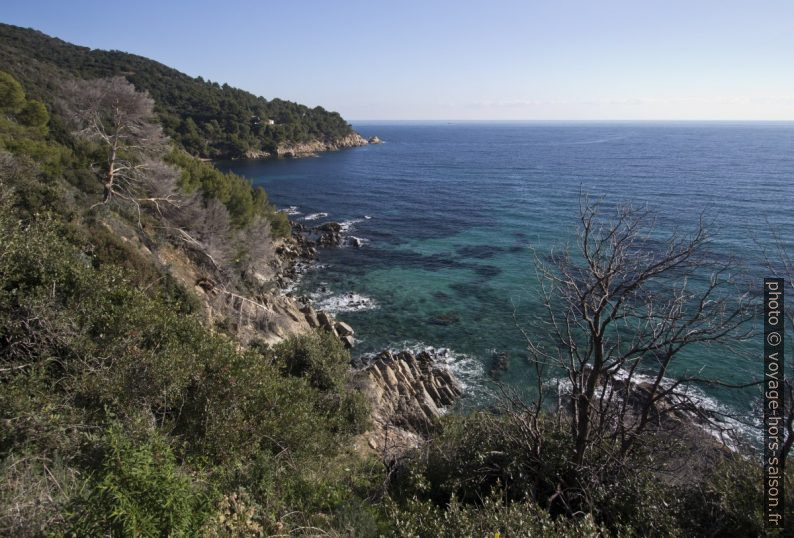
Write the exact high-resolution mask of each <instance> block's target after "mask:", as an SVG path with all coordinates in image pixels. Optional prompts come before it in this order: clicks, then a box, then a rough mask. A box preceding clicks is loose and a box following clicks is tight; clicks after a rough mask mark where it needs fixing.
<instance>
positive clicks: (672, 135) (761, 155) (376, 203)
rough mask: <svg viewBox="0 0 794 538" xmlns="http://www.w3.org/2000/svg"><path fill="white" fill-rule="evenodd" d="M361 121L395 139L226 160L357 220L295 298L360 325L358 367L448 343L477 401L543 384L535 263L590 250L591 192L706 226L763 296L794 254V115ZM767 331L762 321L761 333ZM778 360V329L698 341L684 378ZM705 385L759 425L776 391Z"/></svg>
mask: <svg viewBox="0 0 794 538" xmlns="http://www.w3.org/2000/svg"><path fill="white" fill-rule="evenodd" d="M353 127H354V128H355V129H356V130H357V131H358V132H359V133H361V134H362V135H363V136H365V137H370V136H374V135H377V136H378V137H379V138H380V139H381V140H382V141H383V143H382V144H377V145H368V146H364V147H360V148H354V149H349V150H343V151H338V152H329V153H323V154H321V155H318V156H316V157H308V158H300V159H281V160H257V161H231V162H221V163H218V166H219V167H220V168H222V169H224V170H232V171H234V172H236V173H238V174H240V175H242V176H245V177H247V178H249V179H250V180H251V181H252V182H253V183H254V184H255V185H261V186H263V187H264V188H265V189H266V191H267V193H268V196H269V199H270V201H271V202H272V203H274V204H276V205H277V206H278V207H279V208H281V209H282V210H284V211H287V212H288V213H289V214H290V216H291V218H292V219H293V220H294V221H296V222H301V223H303V224H304V225H306V226H314V225H319V224H321V223H323V222H327V221H335V222H339V223H342V225H343V231H344V234H345V236H346V237H347V238H348V244H346V245H345V246H342V247H340V248H333V249H325V250H322V251H320V254H319V259H318V260H317V263H316V264H314V265H313V266H311V267H310V268H309V269H308V270H307V271H306V273H305V274H304V275H302V277H301V280H300V281H299V282H298V284H297V286H296V288H295V289H294V290H293V293H294V294H295V295H303V296H307V297H309V298H310V299H311V300H312V301H313V302H314V304H315V306H316V307H317V308H319V309H324V310H327V311H330V312H333V313H334V314H336V316H337V318H338V319H341V320H344V321H346V322H348V323H350V324H351V325H352V326H353V327H354V328H355V330H356V345H355V347H354V349H353V355H354V357H355V358H357V359H358V360H366V358H367V357H368V356H370V355H371V354H373V353H377V352H379V351H381V350H383V349H406V348H410V349H413V350H419V349H424V348H428V347H432V348H434V349H441V350H442V355H443V357H444V359H443V360H445V361H446V362H447V363H448V364H449V366H450V367H451V368H452V369H453V370H454V371H455V372H456V373H457V374H458V376H459V377H460V378H461V379H462V380H463V382H464V384H465V386H466V392H467V395H468V396H467V402H468V405H469V406H473V407H476V406H479V405H488V402H489V401H490V399H492V397H493V395H494V394H496V393H498V392H499V391H498V387H499V386H500V385H503V386H507V387H511V388H515V389H517V390H518V391H519V392H520V391H521V389H522V387H530V386H533V385H534V383H535V381H534V377H533V376H534V374H533V371H534V370H533V369H532V368H531V367H530V363H529V361H528V359H527V357H528V354H527V339H528V338H529V339H531V340H535V341H543V340H544V338H546V337H547V336H548V330H547V328H544V326H543V325H542V324H541V323H540V320H541V319H542V315H543V309H542V303H541V299H540V296H539V293H538V292H539V281H538V277H537V274H536V271H535V262H536V260H537V259H540V260H544V259H548V256H549V253H550V252H552V250H557V251H559V249H563V248H566V246H568V247H572V248H575V246H576V237H577V224H578V215H579V207H580V201H581V197H582V196H583V195H589V196H591V197H593V198H600V199H602V200H603V202H602V203H604V204H605V206H606V207H609V206H614V205H616V204H624V203H627V204H632V205H633V206H635V207H638V208H645V209H647V210H648V211H650V212H652V213H653V215H654V217H655V220H654V233H655V234H657V236H658V237H661V238H663V237H665V236H666V235H668V234H673V233H679V234H687V233H689V232H691V231H693V230H694V229H695V228H696V227H697V225H698V222H699V221H700V220H701V219H703V221H704V222H706V223H707V225H708V229H709V230H710V232H711V236H712V239H711V241H710V243H709V244H708V246H707V248H708V249H709V252H710V253H711V254H712V255H713V258H712V259H718V260H730V264H731V270H732V271H735V273H736V274H737V275H741V278H742V279H743V282H745V283H747V287H748V289H749V291H750V296H751V298H754V299H756V300H757V299H758V298H759V297H761V279H762V278H763V277H764V276H769V274H768V273H769V270H768V269H767V258H769V259H770V260H771V261H772V263H777V260H778V259H779V256H778V257H776V256H777V255H779V252H780V251H779V249H781V248H782V250H783V251H784V252H786V253H787V254H788V255H789V256H791V257H793V258H794V123H782V122H768V123H760V122H759V123H745V122H738V123H732V122H708V123H699V122H607V123H602V122H503V123H488V122H366V123H364V122H360V123H354V124H353ZM352 238H357V241H356V242H357V243H358V244H359V246H358V247H357V246H355V245H353V244H352V241H354V240H353V239H352ZM789 289H791V288H789ZM791 297H792V298H791V299H790V300H791V301H794V295H792V296H791ZM760 322H761V319H760V313H759V317H758V320H756V323H755V324H753V325H752V326H753V328H755V329H756V330H757V329H758V328H760V327H761V325H760ZM789 338H794V334H792V335H789ZM762 352H763V342H762V336H761V335H757V336H755V337H751V338H750V339H749V340H748V341H747V342H745V343H744V344H741V345H738V346H736V345H734V346H727V347H721V346H711V347H708V348H704V347H699V348H692V349H690V350H688V351H686V352H682V353H681V354H680V356H679V357H678V358H677V359H676V362H675V363H674V365H673V367H672V368H671V371H670V375H671V376H675V375H690V374H697V375H698V376H700V377H703V378H709V379H719V380H721V381H724V382H726V383H734V384H742V383H747V382H748V381H751V380H754V379H759V378H760V377H761V376H762V366H763V355H762ZM495 356H496V357H499V356H501V357H506V361H504V360H502V362H501V363H499V362H498V361H497V362H495V361H494V357H495ZM790 361H792V364H794V357H791V358H790ZM495 364H498V365H499V366H500V367H499V368H494V365H495ZM505 365H506V369H505V368H502V366H505ZM548 381H549V382H552V383H553V381H554V380H553V379H552V380H548ZM692 390H693V391H695V392H696V394H697V397H698V398H699V399H700V401H701V402H702V403H703V405H704V406H710V407H711V408H713V409H716V410H719V411H721V412H724V413H726V414H728V415H732V416H733V415H736V416H737V417H740V418H739V421H740V422H741V423H747V424H751V423H754V422H755V423H757V419H758V418H760V416H761V410H760V405H761V402H760V399H761V392H760V389H759V388H758V387H746V388H743V389H729V388H725V387H712V386H698V387H693V388H692ZM731 420H732V419H731ZM747 424H744V425H745V426H746V425H747ZM740 427H743V426H740Z"/></svg>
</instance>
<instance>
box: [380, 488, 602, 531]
mask: <svg viewBox="0 0 794 538" xmlns="http://www.w3.org/2000/svg"><path fill="white" fill-rule="evenodd" d="M390 516H391V522H392V524H393V526H394V532H393V535H394V536H401V537H417V538H418V537H425V536H433V537H438V538H457V537H459V536H503V537H505V538H512V537H516V536H543V537H552V538H553V537H558V538H587V537H593V538H596V537H601V536H608V535H609V533H608V531H607V530H606V529H604V528H601V527H599V526H598V525H597V524H596V523H595V522H594V521H593V519H592V517H590V516H584V517H579V518H575V519H567V518H557V519H552V518H551V517H550V516H549V514H548V512H546V511H545V510H543V509H541V508H539V507H538V506H537V505H536V504H534V503H533V502H521V503H518V502H516V503H507V504H506V503H504V502H503V501H502V499H500V497H499V495H497V494H492V495H489V496H487V497H486V498H485V499H484V501H483V502H482V503H481V504H479V505H477V506H472V505H467V504H465V503H461V502H460V501H458V499H457V498H455V497H453V498H452V499H451V500H450V502H449V503H448V504H447V505H446V506H444V507H439V506H437V505H435V504H433V503H432V502H430V501H421V500H418V499H412V500H410V501H409V502H407V503H406V505H405V506H404V507H403V508H398V507H396V506H395V505H392V507H391V510H390ZM497 533H498V534H497Z"/></svg>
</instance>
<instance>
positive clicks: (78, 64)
mask: <svg viewBox="0 0 794 538" xmlns="http://www.w3.org/2000/svg"><path fill="white" fill-rule="evenodd" d="M0 69H3V70H5V71H8V72H10V73H11V74H13V75H14V76H15V77H16V78H17V79H18V80H19V81H21V82H22V83H23V84H24V85H25V87H27V88H28V89H29V91H31V92H32V93H33V94H34V95H35V96H36V97H37V98H40V99H48V98H51V97H52V96H54V95H57V93H58V88H59V81H62V80H64V79H66V78H68V77H77V78H85V79H91V78H102V77H110V76H115V75H122V76H124V77H126V78H127V79H128V80H129V81H130V82H132V83H133V84H134V85H135V87H136V88H138V89H139V90H145V91H148V92H149V94H150V95H151V96H152V97H153V98H154V100H155V102H156V106H157V108H156V110H157V113H158V115H159V117H160V121H161V122H162V125H163V128H164V129H165V132H166V134H167V135H168V136H169V137H171V138H172V139H173V140H176V141H177V142H179V143H180V144H181V145H182V146H183V147H184V148H185V149H186V150H187V151H188V152H190V153H191V154H193V155H196V156H199V157H209V158H232V157H239V156H242V155H244V154H245V153H246V152H247V151H249V150H264V151H272V150H273V149H274V148H275V147H276V146H278V145H281V144H287V145H289V144H293V143H296V142H306V141H311V140H321V141H331V140H334V139H336V138H339V137H342V136H345V135H347V134H350V133H352V129H351V127H350V125H349V124H348V123H347V122H345V121H344V120H343V119H342V117H341V116H340V115H339V114H338V113H336V112H328V111H326V110H325V109H323V108H322V107H315V108H309V107H306V106H304V105H300V104H297V103H293V102H290V101H283V100H281V99H272V100H270V101H268V100H267V99H264V98H263V97H257V96H255V95H253V94H251V93H248V92H246V91H243V90H240V89H237V88H233V87H231V86H229V85H227V84H223V85H221V84H218V83H217V82H210V81H205V80H203V79H202V78H201V77H198V78H192V77H189V76H187V75H185V74H183V73H180V72H179V71H177V70H175V69H172V68H170V67H167V66H165V65H163V64H160V63H158V62H155V61H153V60H150V59H148V58H143V57H141V56H136V55H134V54H128V53H125V52H119V51H105V50H96V49H95V50H92V49H89V48H86V47H80V46H76V45H72V44H70V43H66V42H64V41H62V40H60V39H56V38H52V37H49V36H47V35H45V34H42V33H41V32H37V31H35V30H30V29H24V28H19V27H16V26H11V25H7V24H0ZM267 120H273V121H274V122H275V124H274V125H268V121H267Z"/></svg>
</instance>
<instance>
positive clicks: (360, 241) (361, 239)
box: [347, 235, 369, 247]
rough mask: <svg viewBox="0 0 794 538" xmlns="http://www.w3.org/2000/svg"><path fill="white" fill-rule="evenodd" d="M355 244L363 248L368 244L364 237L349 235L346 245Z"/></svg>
mask: <svg viewBox="0 0 794 538" xmlns="http://www.w3.org/2000/svg"><path fill="white" fill-rule="evenodd" d="M356 243H358V245H357V246H360V247H363V246H364V245H366V244H368V243H369V239H366V238H364V237H356V236H355V235H351V236H349V237H348V238H347V244H349V245H355V244H356Z"/></svg>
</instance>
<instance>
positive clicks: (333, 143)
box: [275, 133, 368, 157]
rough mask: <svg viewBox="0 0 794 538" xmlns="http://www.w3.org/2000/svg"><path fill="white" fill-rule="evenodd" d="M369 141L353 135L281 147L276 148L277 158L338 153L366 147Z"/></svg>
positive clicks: (358, 135)
mask: <svg viewBox="0 0 794 538" xmlns="http://www.w3.org/2000/svg"><path fill="white" fill-rule="evenodd" d="M367 144H368V142H367V139H366V138H364V137H363V136H361V135H360V134H358V133H351V134H349V135H345V136H343V137H340V138H335V139H333V140H328V141H322V140H312V141H311V142H303V143H300V144H289V145H281V146H278V147H277V148H276V151H275V156H276V157H308V156H310V155H316V154H317V153H321V152H323V151H336V150H340V149H346V148H355V147H358V146H366V145H367Z"/></svg>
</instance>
